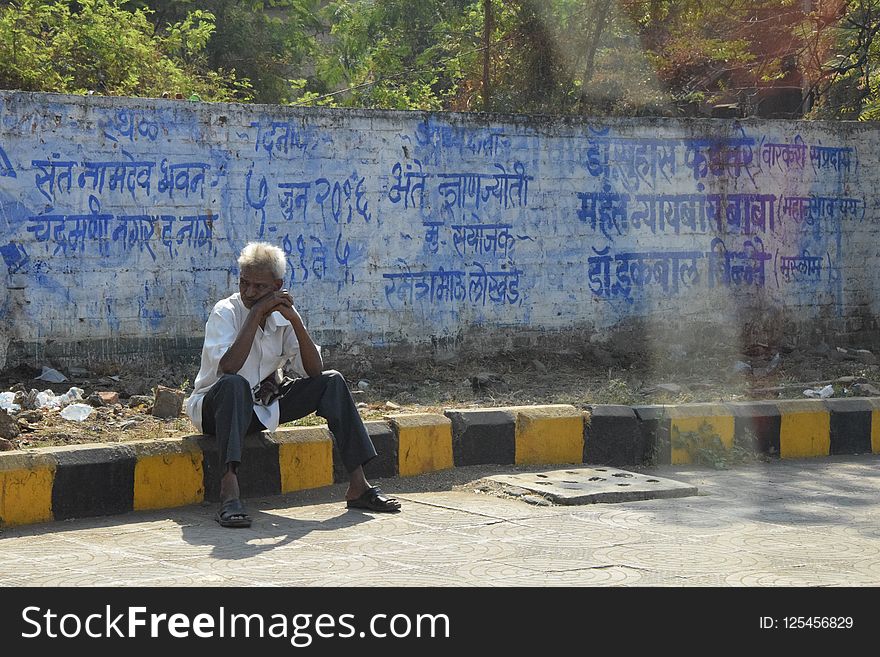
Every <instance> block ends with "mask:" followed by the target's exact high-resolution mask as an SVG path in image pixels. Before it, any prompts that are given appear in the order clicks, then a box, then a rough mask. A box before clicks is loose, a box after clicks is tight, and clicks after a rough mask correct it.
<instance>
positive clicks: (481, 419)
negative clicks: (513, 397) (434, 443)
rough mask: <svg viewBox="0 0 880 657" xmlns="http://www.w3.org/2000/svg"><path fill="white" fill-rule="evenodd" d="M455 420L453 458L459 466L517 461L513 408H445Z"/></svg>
mask: <svg viewBox="0 0 880 657" xmlns="http://www.w3.org/2000/svg"><path fill="white" fill-rule="evenodd" d="M444 415H445V416H446V417H448V418H449V420H450V421H451V422H452V461H453V464H454V465H456V466H465V465H486V464H498V465H508V464H512V463H515V462H516V416H515V415H514V414H513V413H511V412H510V411H505V410H501V409H495V410H464V411H457V410H455V411H452V410H448V411H445V412H444Z"/></svg>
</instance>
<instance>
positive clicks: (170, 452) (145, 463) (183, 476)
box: [133, 444, 205, 511]
mask: <svg viewBox="0 0 880 657" xmlns="http://www.w3.org/2000/svg"><path fill="white" fill-rule="evenodd" d="M134 449H135V453H136V454H137V461H136V462H135V466H134V500H133V506H134V510H135V511H141V510H147V509H164V508H172V507H177V506H186V505H187V504H198V503H199V502H202V501H204V499H205V486H204V479H205V476H204V470H203V459H204V456H203V454H202V452H201V450H199V449H197V448H187V447H186V446H185V447H184V449H183V450H181V449H180V445H179V444H178V445H177V446H176V448H175V449H170V448H168V449H164V450H162V449H150V448H149V446H145V447H142V446H135V448H134ZM141 449H145V451H146V453H139V452H140V450H141ZM150 452H154V453H150Z"/></svg>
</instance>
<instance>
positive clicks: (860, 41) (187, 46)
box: [0, 0, 880, 119]
mask: <svg viewBox="0 0 880 657" xmlns="http://www.w3.org/2000/svg"><path fill="white" fill-rule="evenodd" d="M878 32H880V0H712V1H711V2H710V1H708V0H419V1H418V2H412V0H329V1H322V0H59V1H57V2H49V1H46V0H15V1H12V2H0V86H2V87H5V88H19V89H27V90H40V91H58V92H64V93H89V92H92V93H100V94H115V95H141V96H158V95H161V94H163V93H169V92H170V93H172V94H176V93H182V94H183V95H184V97H189V96H190V95H191V94H197V95H198V96H199V97H200V98H202V99H203V100H240V101H252V102H259V103H279V104H296V105H305V106H308V105H330V106H340V107H366V108H389V109H415V110H457V111H483V110H488V111H495V112H528V113H554V114H581V115H585V114H598V115H634V114H661V115H681V114H687V113H701V112H702V113H705V112H706V111H707V110H708V108H711V107H712V106H713V105H717V104H719V103H729V104H735V105H737V106H739V107H740V108H741V109H742V110H743V111H744V112H748V111H758V110H759V109H761V107H762V105H761V103H762V102H764V101H765V100H767V98H771V99H772V97H773V94H777V95H778V94H786V97H787V98H789V99H794V102H795V104H796V105H798V107H797V108H796V109H797V110H798V112H800V110H801V109H802V108H803V110H804V111H809V116H812V117H817V118H844V119H877V118H880V66H878V63H880V43H878V40H877V34H878ZM484 67H485V68H484ZM801 103H802V108H801Z"/></svg>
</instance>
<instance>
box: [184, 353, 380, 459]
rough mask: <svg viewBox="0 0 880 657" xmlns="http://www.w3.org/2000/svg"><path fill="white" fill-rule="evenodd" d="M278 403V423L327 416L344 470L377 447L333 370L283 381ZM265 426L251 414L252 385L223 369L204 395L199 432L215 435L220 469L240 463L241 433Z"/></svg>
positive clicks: (342, 383) (346, 385)
mask: <svg viewBox="0 0 880 657" xmlns="http://www.w3.org/2000/svg"><path fill="white" fill-rule="evenodd" d="M278 404H279V410H280V414H281V419H280V422H279V424H284V423H285V422H291V421H292V420H297V419H299V418H301V417H305V416H306V415H308V414H309V413H313V412H314V413H317V414H318V415H320V416H321V417H322V418H324V419H325V420H327V427H328V428H329V429H330V432H331V433H332V434H333V437H334V438H335V439H336V445H337V447H338V448H339V453H340V454H341V455H342V462H343V464H344V465H345V468H346V469H347V470H348V471H349V472H351V471H352V470H354V469H355V468H357V467H358V466H359V465H363V464H364V463H366V462H367V461H369V460H370V459H372V458H373V457H374V456H376V448H375V447H374V446H373V441H372V440H371V439H370V434H369V433H367V428H366V427H365V426H364V423H363V421H362V420H361V416H360V415H359V414H358V412H357V407H355V405H354V400H353V399H352V397H351V393H350V392H349V390H348V384H346V382H345V379H344V378H343V376H342V375H341V374H340V373H339V372H337V371H336V370H326V371H324V372H322V373H321V375H320V376H316V377H306V378H302V379H296V380H294V381H291V382H288V383H287V384H285V385H284V386H283V387H282V396H281V398H280V399H279V400H278ZM265 428H266V427H264V426H263V424H262V422H260V421H259V419H257V415H256V413H254V398H253V395H252V394H251V385H250V384H249V383H248V382H247V379H245V378H244V377H243V376H240V375H238V374H224V375H223V376H222V377H220V380H219V381H217V383H215V384H214V385H213V386H211V389H210V390H209V391H208V393H207V394H206V395H205V399H204V401H203V402H202V431H203V432H204V433H206V434H213V435H215V436H217V440H218V441H219V447H220V450H219V452H220V466H221V468H220V469H221V471H225V470H226V465H227V464H232V467H233V468H237V467H238V464H239V463H241V454H242V446H243V444H244V437H245V436H246V435H247V434H249V433H254V432H257V431H263V430H264V429H265Z"/></svg>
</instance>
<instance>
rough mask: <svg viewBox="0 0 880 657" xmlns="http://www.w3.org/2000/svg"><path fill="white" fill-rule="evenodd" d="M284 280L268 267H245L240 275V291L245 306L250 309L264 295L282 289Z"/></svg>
mask: <svg viewBox="0 0 880 657" xmlns="http://www.w3.org/2000/svg"><path fill="white" fill-rule="evenodd" d="M282 282H283V281H282V280H281V279H278V278H275V275H274V274H273V273H272V272H271V271H269V270H268V269H262V268H259V269H257V268H253V267H245V268H242V270H241V275H240V276H239V277H238V292H239V294H240V295H241V302H242V303H243V304H244V307H245V308H247V309H248V310H250V309H251V308H252V307H253V305H254V304H255V303H257V302H258V301H259V300H260V299H262V298H263V297H264V296H266V295H267V294H269V293H270V292H274V291H275V290H280V289H281V284H282Z"/></svg>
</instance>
